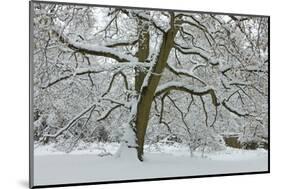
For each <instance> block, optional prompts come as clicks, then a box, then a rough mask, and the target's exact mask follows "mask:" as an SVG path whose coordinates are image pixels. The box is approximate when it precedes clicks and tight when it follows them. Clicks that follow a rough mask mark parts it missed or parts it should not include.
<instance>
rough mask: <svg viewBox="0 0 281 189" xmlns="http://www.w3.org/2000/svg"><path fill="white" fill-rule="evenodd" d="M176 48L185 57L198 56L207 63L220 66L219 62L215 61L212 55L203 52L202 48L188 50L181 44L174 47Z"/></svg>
mask: <svg viewBox="0 0 281 189" xmlns="http://www.w3.org/2000/svg"><path fill="white" fill-rule="evenodd" d="M174 48H175V49H176V50H177V51H179V52H180V53H182V54H185V55H198V56H199V57H201V58H202V59H204V60H205V61H206V62H208V63H210V64H211V65H213V66H216V65H218V64H219V62H218V61H217V60H215V59H214V58H213V57H211V56H210V54H209V53H208V52H206V51H203V50H202V49H200V48H187V47H183V46H181V45H179V44H176V43H175V45H174Z"/></svg>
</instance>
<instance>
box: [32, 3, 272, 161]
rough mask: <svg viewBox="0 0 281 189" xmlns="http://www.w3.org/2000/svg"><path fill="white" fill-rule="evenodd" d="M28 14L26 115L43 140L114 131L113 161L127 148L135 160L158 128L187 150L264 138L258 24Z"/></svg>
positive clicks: (261, 23) (206, 17)
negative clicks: (30, 73) (237, 138)
mask: <svg viewBox="0 0 281 189" xmlns="http://www.w3.org/2000/svg"><path fill="white" fill-rule="evenodd" d="M33 9H34V34H33V36H34V42H33V46H34V70H35V71H34V97H35V103H34V104H35V107H34V112H37V114H40V115H41V117H40V116H39V117H40V118H39V117H37V118H35V119H36V120H35V122H36V124H34V127H35V128H36V131H35V133H36V134H38V132H37V131H40V132H42V133H43V134H42V133H39V134H38V135H41V136H42V138H43V139H44V140H53V139H54V138H58V137H64V139H67V138H69V137H75V138H76V139H77V140H79V139H80V138H81V137H86V136H89V137H90V136H92V135H93V133H95V132H97V131H98V128H100V127H104V128H105V129H107V130H115V131H117V130H118V132H122V133H125V134H124V137H125V138H123V139H122V145H121V147H120V148H121V149H120V152H121V154H122V150H129V151H132V153H133V154H136V155H137V156H136V157H137V158H138V159H139V160H140V161H143V151H144V143H145V139H146V137H147V139H148V138H149V137H154V136H157V135H159V136H160V135H161V130H162V131H165V133H166V135H165V136H166V137H167V136H172V135H174V136H176V137H178V138H180V139H181V141H185V142H186V144H187V145H188V146H189V147H190V148H191V149H193V150H195V149H196V148H197V147H199V146H203V145H208V144H211V143H212V142H216V141H217V137H218V136H219V135H220V134H221V133H222V132H227V131H231V129H232V130H236V131H237V130H239V129H240V131H241V129H242V130H243V129H244V130H251V129H252V128H250V127H253V128H256V129H254V130H255V132H248V133H250V135H253V134H255V136H254V137H260V138H262V139H263V140H266V137H267V136H266V135H267V134H266V132H267V127H268V125H267V122H268V120H267V111H268V107H267V99H268V62H269V61H268V19H267V18H266V17H255V16H233V15H230V16H229V15H220V14H203V13H202V14H200V13H188V12H177V11H172V10H171V11H167V10H165V11H161V10H158V11H154V10H142V9H128V8H121V7H116V8H106V7H87V6H74V5H60V4H48V3H35V4H34V7H33ZM38 112H39V113H38ZM44 116H45V117H46V118H45V119H44ZM46 122H47V123H46ZM44 125H45V126H44ZM39 128H41V129H39ZM147 128H149V130H148V131H149V132H148V134H149V136H147V135H146V131H147ZM153 128H154V130H155V131H157V132H156V133H153V135H154V136H151V132H152V131H153ZM100 131H103V132H105V131H104V130H100ZM257 131H259V132H257ZM167 133H168V134H167ZM244 133H245V132H244ZM118 140H119V139H118Z"/></svg>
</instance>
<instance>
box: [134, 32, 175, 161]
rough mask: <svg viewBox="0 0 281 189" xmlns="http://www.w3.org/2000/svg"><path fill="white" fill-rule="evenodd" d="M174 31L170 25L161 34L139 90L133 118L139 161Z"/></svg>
mask: <svg viewBox="0 0 281 189" xmlns="http://www.w3.org/2000/svg"><path fill="white" fill-rule="evenodd" d="M176 33H177V29H175V28H173V27H171V29H169V30H168V31H167V32H166V33H164V34H163V37H162V44H161V47H160V51H159V53H158V55H157V58H156V60H155V61H156V63H155V64H154V65H153V67H152V69H151V70H150V72H149V73H148V74H147V75H146V77H148V78H147V79H148V81H147V85H146V86H144V87H142V89H141V91H140V95H139V99H138V105H137V113H136V120H135V124H136V125H135V127H136V137H137V154H138V159H139V160H140V161H143V146H144V140H145V133H146V129H147V125H148V121H149V114H150V108H151V104H152V101H153V98H154V93H155V91H156V88H157V86H158V83H159V81H160V78H161V73H162V72H163V70H164V68H165V66H166V63H167V59H168V57H169V54H170V51H171V48H172V47H173V44H174V37H175V35H176Z"/></svg>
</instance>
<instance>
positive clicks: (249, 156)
mask: <svg viewBox="0 0 281 189" xmlns="http://www.w3.org/2000/svg"><path fill="white" fill-rule="evenodd" d="M103 149H105V150H103ZM117 149H118V144H111V145H105V144H95V145H91V146H88V147H85V146H84V147H80V148H79V147H78V148H77V149H76V150H75V151H73V152H71V153H67V154H66V153H64V152H59V151H56V150H55V149H54V148H53V146H44V147H42V146H40V147H35V157H34V184H35V185H47V184H48V185H49V184H65V183H82V182H83V183H84V182H99V181H115V180H130V179H146V178H160V177H180V176H195V175H211V174H223V173H242V172H256V171H267V169H268V164H267V162H268V160H267V158H268V156H267V155H268V154H267V151H265V150H262V149H259V150H251V151H249V150H240V149H233V148H227V149H226V150H224V151H217V152H205V153H204V156H202V154H201V153H195V156H194V157H190V154H189V152H188V149H185V148H184V147H182V146H165V145H162V146H161V145H160V146H158V147H157V148H155V147H152V146H150V147H149V146H146V150H145V151H146V152H145V159H144V162H139V161H138V160H136V159H127V158H122V157H121V158H116V157H115V156H111V155H108V154H109V153H108V152H110V153H115V152H116V150H117Z"/></svg>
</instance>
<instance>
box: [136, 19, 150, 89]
mask: <svg viewBox="0 0 281 189" xmlns="http://www.w3.org/2000/svg"><path fill="white" fill-rule="evenodd" d="M139 26H140V28H139V30H140V34H139V38H138V46H139V47H138V48H139V49H138V54H137V55H138V60H139V62H145V61H146V59H147V58H148V56H149V40H150V36H149V31H148V28H149V26H148V24H147V23H143V22H142V21H139ZM145 75H146V72H144V70H141V69H139V68H135V90H136V91H137V93H138V94H140V90H141V86H142V83H143V80H144V78H145Z"/></svg>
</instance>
